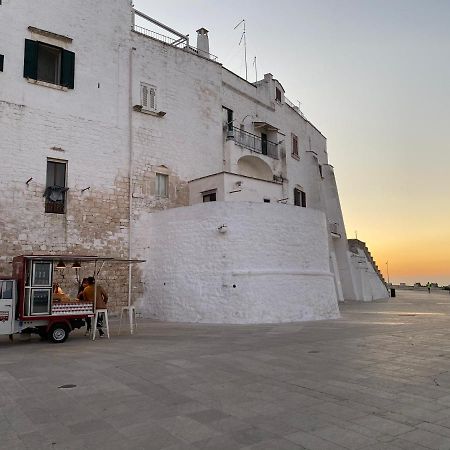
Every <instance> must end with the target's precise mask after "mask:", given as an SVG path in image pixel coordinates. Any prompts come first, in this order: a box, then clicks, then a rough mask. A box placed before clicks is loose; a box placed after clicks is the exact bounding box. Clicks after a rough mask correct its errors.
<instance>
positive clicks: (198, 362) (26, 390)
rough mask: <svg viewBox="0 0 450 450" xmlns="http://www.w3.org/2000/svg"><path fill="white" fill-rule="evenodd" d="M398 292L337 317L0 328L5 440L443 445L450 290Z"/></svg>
mask: <svg viewBox="0 0 450 450" xmlns="http://www.w3.org/2000/svg"><path fill="white" fill-rule="evenodd" d="M397 294H398V296H397V297H396V298H395V299H390V300H389V301H378V302H371V303H357V302H345V303H344V304H341V305H340V309H341V318H340V319H338V320H327V321H316V322H304V323H293V324H279V325H276V324H270V325H248V326H240V325H239V326H237V325H204V324H202V325H199V324H175V323H163V322H155V321H150V320H146V319H141V320H140V321H139V328H138V332H137V333H136V334H135V335H133V336H129V335H127V334H125V333H122V335H121V336H120V337H119V336H117V334H116V330H117V322H115V321H114V320H113V321H112V339H111V340H108V339H98V340H96V341H94V342H92V341H90V340H89V339H88V338H86V337H84V333H83V330H80V331H77V332H74V333H73V335H71V336H70V338H69V339H68V341H67V342H66V343H64V344H62V345H54V344H50V343H47V342H45V341H41V340H40V339H39V338H38V337H34V336H33V337H31V338H20V337H19V338H18V339H15V342H14V343H13V344H10V343H9V341H8V339H7V338H6V337H3V336H1V337H0V434H1V435H2V443H1V445H0V447H2V448H3V447H5V446H6V447H5V448H8V449H33V450H34V449H36V448H43V449H53V450H55V449H56V450H59V449H67V450H70V449H74V450H78V449H89V448H98V449H102V448H105V449H122V448H123V449H155V450H180V449H184V450H193V449H209V448H211V449H216V450H219V449H228V450H233V449H242V450H264V449H274V450H276V449H280V450H281V449H283V450H290V449H292V450H295V449H300V450H301V449H310V450H320V449H343V448H344V449H354V450H359V449H366V450H376V449H392V450H396V449H408V450H414V449H421V450H423V449H447V448H448V449H450V346H449V342H450V295H449V294H448V292H444V291H432V292H431V294H428V293H426V292H416V291H402V290H398V291H397ZM65 385H73V386H72V387H71V388H66V389H65V388H63V386H65Z"/></svg>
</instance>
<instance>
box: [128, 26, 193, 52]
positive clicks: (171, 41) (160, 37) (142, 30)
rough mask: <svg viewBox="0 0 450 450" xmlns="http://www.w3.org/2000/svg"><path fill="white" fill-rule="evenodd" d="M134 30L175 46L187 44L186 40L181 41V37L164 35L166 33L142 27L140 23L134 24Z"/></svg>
mask: <svg viewBox="0 0 450 450" xmlns="http://www.w3.org/2000/svg"><path fill="white" fill-rule="evenodd" d="M133 30H134V31H136V33H139V34H143V35H144V36H148V37H151V38H153V39H157V40H158V41H161V42H164V43H166V44H169V45H173V46H175V47H182V46H185V45H186V44H185V42H184V41H182V42H179V41H180V39H174V38H171V37H169V36H164V34H161V33H157V32H156V31H152V30H148V29H147V28H144V27H140V26H139V25H134V27H133Z"/></svg>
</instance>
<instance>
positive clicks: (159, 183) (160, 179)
mask: <svg viewBox="0 0 450 450" xmlns="http://www.w3.org/2000/svg"><path fill="white" fill-rule="evenodd" d="M156 196H157V197H166V198H167V197H168V196H169V175H165V174H163V173H157V174H156Z"/></svg>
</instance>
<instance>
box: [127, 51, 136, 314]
mask: <svg viewBox="0 0 450 450" xmlns="http://www.w3.org/2000/svg"><path fill="white" fill-rule="evenodd" d="M134 50H136V48H135V47H131V49H130V58H129V64H130V67H129V73H128V76H129V88H128V89H129V92H128V96H129V99H128V128H129V135H128V145H129V161H128V259H129V260H131V259H132V251H131V238H132V232H131V223H132V209H133V52H134ZM128 306H131V263H128Z"/></svg>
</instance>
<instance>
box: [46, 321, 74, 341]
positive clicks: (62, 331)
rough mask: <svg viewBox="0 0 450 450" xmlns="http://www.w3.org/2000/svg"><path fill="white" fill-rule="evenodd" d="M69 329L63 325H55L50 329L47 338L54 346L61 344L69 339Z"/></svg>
mask: <svg viewBox="0 0 450 450" xmlns="http://www.w3.org/2000/svg"><path fill="white" fill-rule="evenodd" d="M69 333H70V330H69V327H68V326H67V325H66V324H65V323H57V324H55V325H53V326H52V327H51V328H50V332H49V333H48V338H49V339H50V342H53V343H54V344H62V343H63V342H65V341H66V339H67V338H68V337H69Z"/></svg>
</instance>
